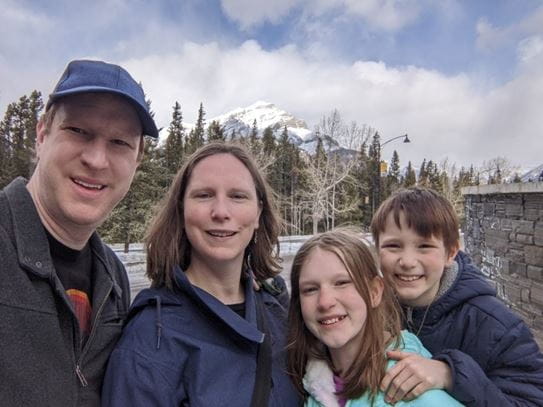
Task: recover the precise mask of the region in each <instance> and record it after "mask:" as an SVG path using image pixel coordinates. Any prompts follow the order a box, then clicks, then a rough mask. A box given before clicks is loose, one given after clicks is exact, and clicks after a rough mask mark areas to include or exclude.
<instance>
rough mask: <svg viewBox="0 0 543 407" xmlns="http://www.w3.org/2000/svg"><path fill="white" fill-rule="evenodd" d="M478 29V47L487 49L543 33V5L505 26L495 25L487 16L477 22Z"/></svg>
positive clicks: (493, 48)
mask: <svg viewBox="0 0 543 407" xmlns="http://www.w3.org/2000/svg"><path fill="white" fill-rule="evenodd" d="M476 30H477V46H478V48H479V49H481V50H487V51H488V50H490V51H492V50H495V49H498V48H499V47H503V46H506V45H509V44H514V43H517V42H519V41H522V40H523V39H525V38H528V37H531V36H534V35H538V34H543V6H541V7H539V8H538V9H536V10H535V11H534V12H533V13H530V14H529V15H528V16H527V17H526V18H524V19H522V20H520V21H515V22H514V23H512V24H510V25H507V26H504V27H495V26H493V25H492V24H490V23H489V22H488V20H487V19H486V18H481V19H479V21H478V22H477V26H476Z"/></svg>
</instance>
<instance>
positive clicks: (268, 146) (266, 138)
mask: <svg viewBox="0 0 543 407" xmlns="http://www.w3.org/2000/svg"><path fill="white" fill-rule="evenodd" d="M275 148H276V142H275V136H274V135H273V130H272V128H271V127H266V128H265V129H264V133H263V134H262V151H263V152H264V154H265V155H267V156H268V157H272V156H275Z"/></svg>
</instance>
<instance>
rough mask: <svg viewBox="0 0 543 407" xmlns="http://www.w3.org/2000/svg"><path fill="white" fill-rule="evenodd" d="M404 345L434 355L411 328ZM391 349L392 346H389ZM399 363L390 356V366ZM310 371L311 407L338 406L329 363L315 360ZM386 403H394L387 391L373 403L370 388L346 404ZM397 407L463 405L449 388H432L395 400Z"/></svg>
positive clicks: (361, 406)
mask: <svg viewBox="0 0 543 407" xmlns="http://www.w3.org/2000/svg"><path fill="white" fill-rule="evenodd" d="M402 339H403V347H402V349H401V350H402V351H404V352H411V353H418V354H419V355H421V356H424V357H427V358H431V357H432V355H431V354H430V352H428V350H427V349H426V348H425V347H424V346H423V345H422V343H421V342H420V341H419V339H418V338H417V337H416V336H415V335H413V334H412V333H410V332H407V331H402ZM389 349H392V348H391V347H389ZM395 364H396V361H395V360H389V361H388V364H387V369H390V368H391V367H392V366H394V365H395ZM306 370H307V371H306V375H305V377H304V388H305V389H306V391H307V392H308V393H309V394H310V396H309V398H308V399H307V401H306V402H305V406H307V407H321V406H322V407H337V406H339V402H338V401H337V398H336V396H335V394H334V391H335V387H334V382H333V373H332V371H331V370H330V368H329V367H328V365H327V363H326V362H325V361H323V360H311V361H310V362H309V363H308V365H307V369H306ZM366 406H368V407H370V406H371V407H383V406H390V404H388V403H387V402H385V394H384V393H383V392H381V391H380V392H379V393H377V395H376V397H375V400H374V403H373V406H372V404H371V403H370V399H369V394H368V393H367V392H366V393H364V394H363V395H362V397H360V398H358V399H355V400H349V401H348V402H347V404H346V405H345V407H366ZM395 406H397V407H402V406H405V407H407V406H409V407H434V406H439V407H450V406H453V407H456V406H462V404H460V403H459V402H458V401H456V400H455V399H453V398H452V397H451V396H450V395H449V394H448V393H447V392H446V391H444V390H437V389H432V390H428V391H426V392H425V393H423V394H421V395H420V396H419V397H417V398H416V399H414V400H411V401H400V402H398V403H396V404H395Z"/></svg>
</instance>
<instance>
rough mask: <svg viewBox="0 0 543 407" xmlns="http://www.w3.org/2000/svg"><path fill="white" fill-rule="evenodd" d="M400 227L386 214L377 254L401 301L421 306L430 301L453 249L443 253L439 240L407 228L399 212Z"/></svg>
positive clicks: (451, 257)
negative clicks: (425, 236)
mask: <svg viewBox="0 0 543 407" xmlns="http://www.w3.org/2000/svg"><path fill="white" fill-rule="evenodd" d="M400 226H401V227H400V228H398V226H397V225H396V223H395V222H394V216H393V214H392V213H391V214H389V215H388V218H387V221H386V225H385V230H384V232H382V233H381V234H380V235H379V247H378V250H379V257H380V260H381V267H382V269H383V272H384V273H389V275H391V276H392V281H393V282H394V288H395V290H396V293H397V294H398V297H399V300H400V302H401V303H402V304H405V305H408V306H412V307H421V306H426V305H428V304H430V303H431V302H432V301H433V299H434V297H435V296H436V294H437V291H438V290H439V284H440V280H441V276H442V275H443V269H444V268H445V267H446V266H450V265H452V262H453V261H454V260H453V259H454V256H455V255H456V252H457V250H454V251H453V252H452V253H447V249H446V248H445V246H444V244H443V239H441V238H437V237H435V236H432V237H430V238H424V237H422V236H420V235H419V234H418V233H417V232H416V231H415V230H413V229H411V228H409V227H408V226H407V223H406V221H405V216H404V214H403V212H402V213H400Z"/></svg>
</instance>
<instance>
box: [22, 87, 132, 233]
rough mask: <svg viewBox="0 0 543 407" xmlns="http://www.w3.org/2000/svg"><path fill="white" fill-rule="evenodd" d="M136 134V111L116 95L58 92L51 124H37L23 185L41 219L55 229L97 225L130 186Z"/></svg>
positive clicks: (67, 230)
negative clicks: (31, 165) (33, 159)
mask: <svg viewBox="0 0 543 407" xmlns="http://www.w3.org/2000/svg"><path fill="white" fill-rule="evenodd" d="M141 134H142V128H141V124H140V121H139V118H138V116H137V114H136V111H135V110H134V108H133V107H132V106H131V105H130V103H128V102H127V101H126V100H125V99H124V98H122V97H120V96H116V95H112V94H107V93H87V94H80V95H74V96H68V97H65V98H63V99H62V100H61V101H60V104H59V105H58V108H57V111H56V114H55V117H54V119H53V121H52V123H51V126H50V128H49V129H46V126H45V124H44V123H43V122H40V123H39V124H38V128H37V140H36V147H37V156H38V164H37V167H36V170H35V172H34V174H33V175H32V178H31V180H30V183H29V186H28V189H29V190H30V192H31V194H32V197H33V199H34V201H35V204H36V207H37V209H38V212H39V214H40V217H41V219H42V221H43V222H44V223H45V224H46V225H49V226H50V227H52V228H53V229H56V231H57V233H58V231H59V230H60V231H63V232H65V233H68V234H69V233H71V231H74V230H75V231H78V230H85V229H88V230H94V229H96V227H98V226H99V225H100V224H101V223H102V222H103V221H104V219H105V218H106V217H107V216H108V214H109V213H110V212H111V210H112V209H113V208H114V206H115V205H116V204H117V203H118V202H119V201H120V200H121V199H122V198H123V197H124V195H125V194H126V192H127V191H128V188H129V187H130V184H131V182H132V178H133V177H134V173H135V171H136V167H137V166H138V164H139V155H138V152H139V149H140V142H141V137H142V136H141Z"/></svg>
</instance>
